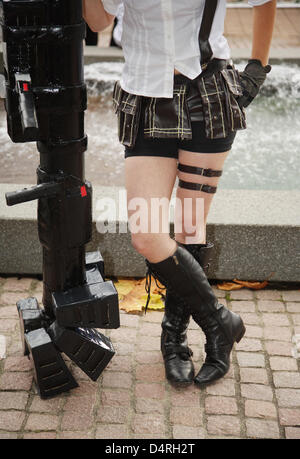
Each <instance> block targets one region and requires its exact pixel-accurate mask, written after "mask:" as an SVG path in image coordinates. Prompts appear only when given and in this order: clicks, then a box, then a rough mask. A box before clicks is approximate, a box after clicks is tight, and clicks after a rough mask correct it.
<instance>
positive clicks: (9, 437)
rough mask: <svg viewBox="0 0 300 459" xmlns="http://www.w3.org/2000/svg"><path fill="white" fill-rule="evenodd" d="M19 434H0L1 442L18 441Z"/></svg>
mask: <svg viewBox="0 0 300 459" xmlns="http://www.w3.org/2000/svg"><path fill="white" fill-rule="evenodd" d="M17 438H18V434H17V433H15V434H13V433H10V432H0V440H17Z"/></svg>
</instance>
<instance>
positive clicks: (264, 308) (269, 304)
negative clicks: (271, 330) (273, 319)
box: [257, 300, 285, 312]
mask: <svg viewBox="0 0 300 459" xmlns="http://www.w3.org/2000/svg"><path fill="white" fill-rule="evenodd" d="M257 306H258V310H259V311H261V312H284V311H285V309H284V304H283V303H282V302H281V301H271V300H259V301H258V302H257Z"/></svg>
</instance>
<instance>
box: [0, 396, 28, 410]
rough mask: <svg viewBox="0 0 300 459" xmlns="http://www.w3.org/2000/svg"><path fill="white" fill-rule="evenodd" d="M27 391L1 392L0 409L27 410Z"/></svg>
mask: <svg viewBox="0 0 300 459" xmlns="http://www.w3.org/2000/svg"><path fill="white" fill-rule="evenodd" d="M28 397H29V395H28V393H27V392H0V410H25V408H26V405H27V401H28Z"/></svg>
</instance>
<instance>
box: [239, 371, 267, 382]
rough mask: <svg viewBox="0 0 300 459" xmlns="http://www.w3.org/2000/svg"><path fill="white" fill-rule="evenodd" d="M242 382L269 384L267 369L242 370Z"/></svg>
mask: <svg viewBox="0 0 300 459" xmlns="http://www.w3.org/2000/svg"><path fill="white" fill-rule="evenodd" d="M240 375H241V382H244V383H257V384H268V374H267V371H266V370H265V368H240Z"/></svg>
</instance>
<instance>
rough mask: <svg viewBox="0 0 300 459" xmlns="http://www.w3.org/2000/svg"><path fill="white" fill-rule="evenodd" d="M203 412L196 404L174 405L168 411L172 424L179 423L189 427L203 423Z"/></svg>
mask: <svg viewBox="0 0 300 459" xmlns="http://www.w3.org/2000/svg"><path fill="white" fill-rule="evenodd" d="M202 418H203V413H202V410H201V408H200V405H198V406H194V407H191V406H188V407H182V406H176V407H173V408H171V411H170V422H171V423H172V424H181V425H184V426H190V427H199V426H202V425H203V419H202Z"/></svg>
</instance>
